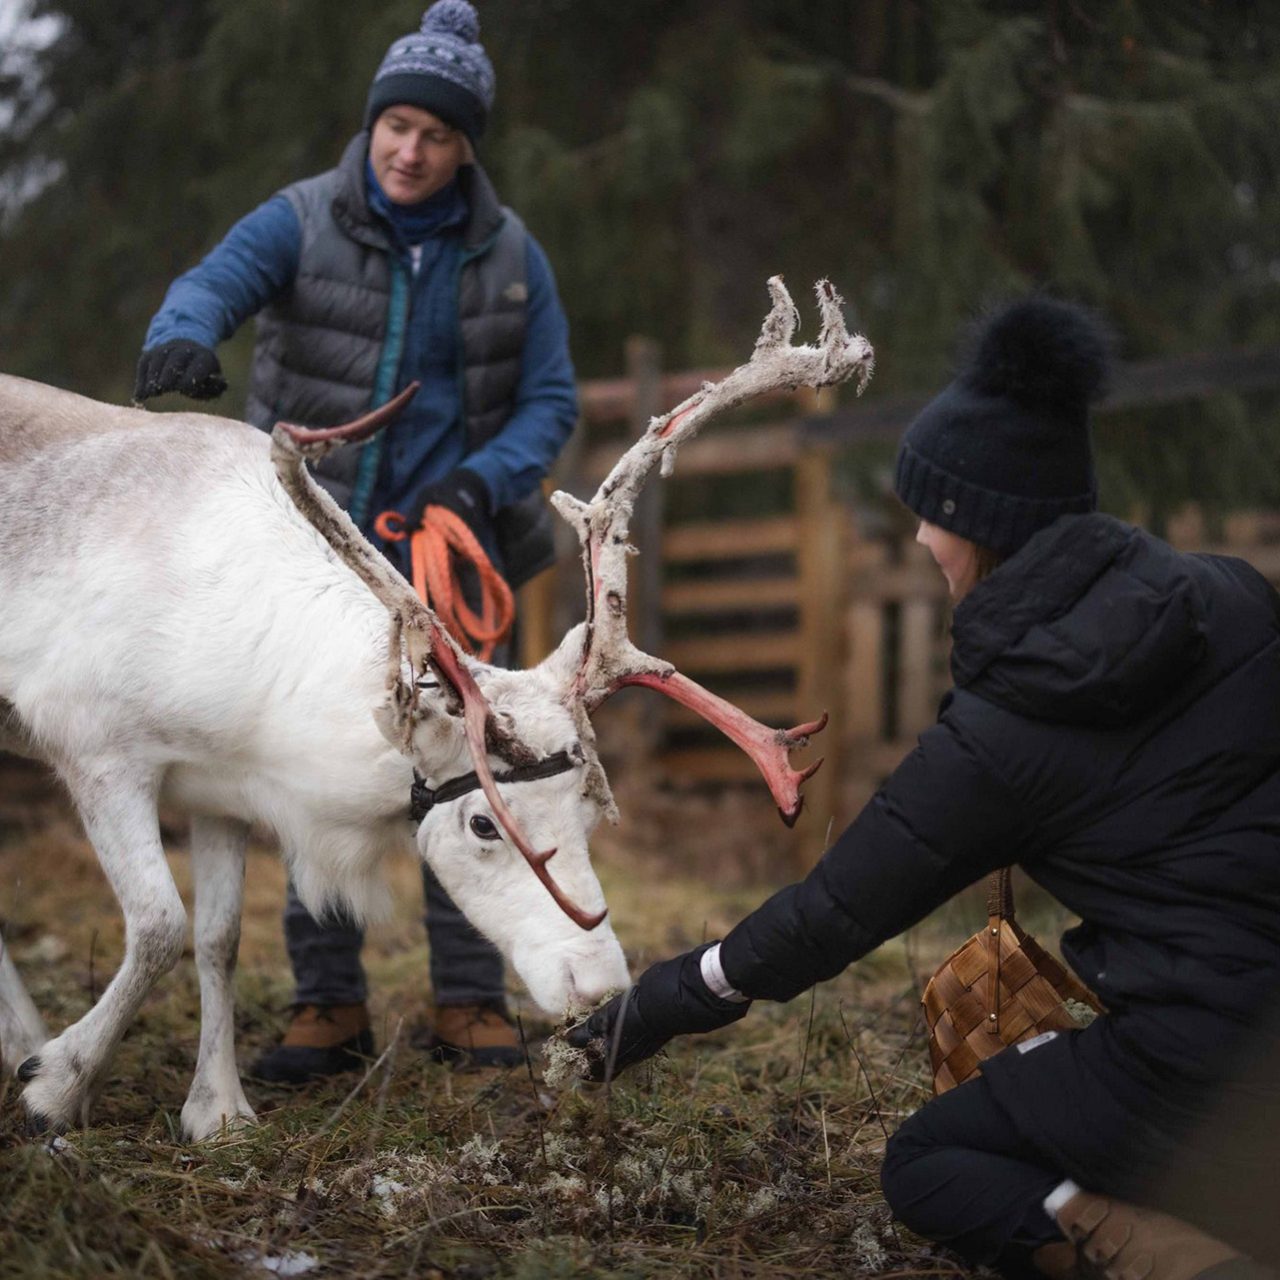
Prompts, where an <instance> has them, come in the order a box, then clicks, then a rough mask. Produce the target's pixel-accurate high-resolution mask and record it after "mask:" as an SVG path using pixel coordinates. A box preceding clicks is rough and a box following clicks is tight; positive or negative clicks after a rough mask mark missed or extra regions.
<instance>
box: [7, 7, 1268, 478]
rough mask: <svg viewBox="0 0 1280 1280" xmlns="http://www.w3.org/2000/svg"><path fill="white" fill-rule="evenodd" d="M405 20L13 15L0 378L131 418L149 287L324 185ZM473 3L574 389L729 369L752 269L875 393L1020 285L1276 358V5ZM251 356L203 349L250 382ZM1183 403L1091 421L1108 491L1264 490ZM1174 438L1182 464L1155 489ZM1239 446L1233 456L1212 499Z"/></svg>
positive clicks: (208, 10) (1250, 426)
mask: <svg viewBox="0 0 1280 1280" xmlns="http://www.w3.org/2000/svg"><path fill="white" fill-rule="evenodd" d="M423 3H424V0H407V2H406V0H380V2H377V3H372V4H366V5H351V4H349V3H347V2H346V0H305V2H304V0H191V2H189V3H187V4H184V5H171V4H166V3H163V2H162V0H130V3H128V4H124V3H122V2H121V0H35V3H34V4H33V5H32V8H31V12H32V13H33V14H34V15H35V16H37V17H46V18H49V19H51V20H53V21H55V22H56V23H57V35H56V38H55V39H53V40H52V42H51V43H50V44H49V45H48V47H47V48H45V49H44V50H43V51H42V52H40V53H39V54H37V55H36V56H35V59H34V66H33V70H34V75H32V74H29V73H28V70H27V69H24V68H23V67H22V66H21V65H19V64H18V63H15V61H14V59H13V58H12V57H10V58H9V59H5V60H0V129H2V130H3V133H2V135H0V193H7V195H8V201H9V208H8V212H7V214H6V215H5V216H4V219H3V221H2V222H0V282H2V285H3V287H0V352H2V353H3V355H0V365H2V366H3V368H4V369H5V370H6V371H7V372H14V373H20V374H25V375H27V376H32V377H36V378H41V379H43V380H46V381H50V382H55V383H59V384H62V385H68V386H72V387H75V388H76V389H78V390H82V391H85V392H88V393H90V394H97V395H102V396H106V397H108V398H112V399H117V400H119V399H123V398H125V397H126V396H127V395H128V393H129V389H130V386H131V380H132V369H133V364H134V361H135V359H136V356H137V352H138V348H139V346H140V343H141V339H142V335H143V333H144V331H145V326H146V323H147V320H148V318H149V317H150V315H151V314H152V313H153V312H154V310H155V308H156V307H157V306H158V304H159V301H160V299H161V297H162V295H163V290H164V287H165V285H166V284H167V283H168V281H169V280H170V279H171V278H172V277H173V276H174V275H175V274H177V273H178V272H179V271H181V270H182V269H184V268H186V267H187V266H189V265H191V264H192V263H193V262H194V261H196V260H197V259H198V257H199V256H200V254H201V253H202V252H203V251H204V250H206V249H207V248H208V247H209V246H211V245H212V244H213V243H215V242H216V241H217V239H218V238H219V237H220V236H221V235H222V234H223V233H224V232H225V231H226V229H227V227H228V226H229V225H230V224H231V223H232V222H233V221H234V220H235V219H236V218H237V217H239V216H240V215H241V214H243V213H245V212H247V211H248V210H249V209H250V208H252V207H253V205H254V204H256V203H257V202H258V201H260V200H262V199H265V198H266V197H267V196H269V195H270V194H271V193H272V192H273V191H274V190H276V189H278V188H279V187H280V186H281V185H283V184H284V183H286V182H288V181H290V180H292V179H294V178H296V177H299V176H302V175H304V174H308V173H312V172H317V171H319V170H320V169H323V168H325V167H327V166H329V165H330V164H332V163H334V161H335V160H336V158H337V156H338V154H339V153H340V151H341V147H342V145H343V143H344V142H345V140H346V138H347V137H348V136H349V135H350V133H351V132H352V131H353V130H354V128H355V127H356V126H357V125H358V122H359V117H360V112H361V108H362V105H363V101H364V96H365V92H366V90H367V87H368V82H369V78H370V76H371V74H372V71H373V69H374V67H375V66H376V65H377V63H378V60H379V59H380V57H381V56H382V53H383V51H384V50H385V48H386V46H387V44H388V43H389V41H390V40H391V39H392V38H393V37H394V36H395V35H397V34H398V33H400V32H403V31H407V30H410V29H412V28H413V27H414V26H416V24H417V21H418V19H419V17H420V13H421V9H422V7H423ZM479 7H480V10H481V17H482V22H483V30H484V39H485V42H486V46H487V48H488V49H489V51H490V54H491V56H492V57H493V60H494V63H495V67H496V70H497V76H498V101H497V104H496V109H495V114H494V119H493V122H492V126H491V133H490V135H489V136H488V137H487V138H486V139H485V140H484V142H483V144H482V148H481V150H482V159H483V161H484V162H485V164H486V165H487V166H488V167H489V168H490V170H491V172H492V173H493V175H494V178H495V180H496V182H497V185H498V187H499V190H500V191H501V192H502V193H503V195H504V197H505V198H506V199H507V200H508V201H510V203H511V204H512V205H514V206H515V207H516V208H518V209H519V210H520V211H521V213H522V214H523V215H524V216H525V218H526V220H527V221H528V222H529V224H530V225H531V227H532V228H533V230H534V231H535V233H536V234H537V235H538V236H539V238H540V239H541V240H542V241H543V243H544V245H545V246H546V248H547V250H548V253H549V255H550V257H551V259H552V262H553V264H554V265H555V268H556V271H557V275H558V278H559V281H560V287H561V292H562V295H563V297H564V300H565V303H566V307H567V310H568V312H569V315H570V321H571V324H572V329H573V342H574V353H575V359H576V361H577V364H578V367H579V370H580V372H582V373H583V374H585V375H593V374H608V373H615V372H616V371H617V369H618V365H619V361H620V356H619V353H620V350H621V344H622V342H623V340H624V339H625V337H626V336H627V335H628V334H629V333H632V332H646V333H649V334H651V335H652V336H654V337H657V338H659V339H660V340H661V341H662V343H663V345H664V349H665V359H666V361H667V363H668V364H669V365H671V366H675V365H697V364H707V363H717V362H722V361H725V360H730V359H734V358H736V356H737V355H738V354H739V353H740V352H741V351H742V350H743V347H744V345H745V344H749V343H750V341H751V340H752V337H753V335H754V332H755V328H756V325H757V324H758V320H759V315H760V311H761V306H762V301H763V281H764V279H765V277H766V276H768V275H770V274H772V273H774V272H776V271H781V272H783V273H784V274H785V275H786V276H787V278H788V279H789V280H790V281H791V282H792V284H793V285H806V284H807V282H808V281H809V280H811V279H813V278H815V277H816V276H818V275H831V276H832V277H833V278H834V279H835V280H836V281H837V282H838V283H840V284H841V286H842V287H843V288H844V290H845V291H846V293H847V295H848V296H849V300H850V302H851V303H852V304H853V305H854V308H855V311H856V314H857V319H858V322H859V323H860V324H861V325H862V326H863V327H864V328H865V329H866V331H867V332H868V333H869V334H870V335H871V336H872V338H873V340H874V341H875V343H876V345H877V349H878V351H879V353H880V362H879V370H878V374H877V383H876V389H877V390H891V389H927V388H929V387H931V386H936V385H938V383H939V382H940V381H941V380H942V379H943V378H944V377H945V376H946V371H947V365H948V359H949V354H950V344H951V341H952V337H953V335H954V333H955V332H956V330H957V327H958V325H959V324H960V323H961V322H962V321H963V320H964V319H965V318H966V317H967V316H969V315H971V314H972V313H973V312H974V311H975V310H976V309H977V308H978V307H979V306H980V305H981V304H982V303H983V302H984V301H985V300H987V299H990V298H992V297H995V296H998V295H1000V294H1002V293H1007V292H1009V291H1010V290H1013V289H1018V288H1024V287H1027V286H1031V285H1048V286H1051V287H1054V288H1057V289H1059V290H1061V291H1063V292H1065V293H1067V294H1068V295H1070V296H1073V297H1076V298H1078V299H1081V300H1083V301H1085V302H1088V303H1091V304H1093V305H1095V306H1097V307H1098V308H1099V309H1100V310H1102V311H1103V312H1104V314H1106V315H1107V316H1108V317H1109V318H1110V319H1111V320H1112V322H1113V323H1114V324H1115V325H1116V327H1117V330H1118V332H1119V335H1120V338H1121V342H1122V350H1123V352H1124V354H1125V355H1128V356H1142V355H1148V354H1157V353H1176V352H1179V351H1186V350H1198V349H1203V348H1208V347H1214V346H1226V345H1233V344H1241V343H1249V342H1264V341H1275V340H1276V339H1277V315H1278V314H1280V310H1278V308H1277V306H1276V302H1277V292H1278V290H1280V208H1278V205H1277V201H1278V199H1280V195H1278V185H1277V182H1276V171H1277V167H1278V166H1280V130H1277V129H1276V128H1275V124H1274V122H1275V120H1276V118H1277V107H1278V106H1280V46H1278V43H1277V36H1280V14H1277V13H1276V11H1275V9H1274V6H1263V5H1257V4H1252V5H1251V4H1240V3H1226V0H1220V2H1219V3H1202V2H1201V0H1159V2H1157V0H1130V3H1126V4H1125V5H1115V4H1110V3H1105V2H1104V0H1077V2H1075V3H1072V4H1069V5H1068V4H1061V3H1055V2H1054V0H1046V2H1045V3H1042V4H1027V3H1015V2H1014V0H920V2H919V3H916V4H913V5H901V4H895V3H893V2H892V0H810V2H809V3H806V4H804V5H795V4H794V3H790V0H721V2H718V3H716V4H714V5H712V4H706V3H691V2H690V0H637V2H636V3H634V4H631V5H626V6H620V5H617V4H613V3H604V0H480V5H479ZM6 113H7V114H8V124H7V126H6V125H4V124H3V122H4V121H5V119H6ZM42 181H43V182H44V183H45V185H44V187H43V189H42V190H40V192H39V194H38V195H35V196H34V197H32V196H31V195H30V192H31V190H32V184H33V183H39V182H42ZM18 193H22V194H21V195H19V194H18ZM3 198H4V196H3V195H2V194H0V199H3ZM250 342H251V335H250V334H247V333H246V334H245V335H242V337H241V338H240V339H238V340H237V343H236V344H234V345H233V346H232V347H231V348H230V349H229V350H228V351H226V352H224V355H225V356H226V359H225V363H226V365H227V367H228V370H229V372H230V374H231V376H232V381H233V387H234V388H239V389H241V390H242V388H243V373H244V368H245V364H246V360H247V352H248V348H249V344H250ZM229 405H230V407H231V408H232V409H233V410H234V407H235V400H234V398H233V399H232V400H231V401H230V402H229ZM1187 412H1188V415H1189V416H1188V425H1187V427H1186V428H1185V430H1184V429H1181V428H1179V429H1178V430H1174V429H1173V428H1172V427H1171V426H1169V425H1168V424H1169V423H1170V422H1171V421H1172V419H1171V417H1170V415H1167V414H1162V415H1160V418H1159V419H1155V418H1152V417H1151V415H1149V414H1148V415H1132V414H1131V415H1126V417H1125V418H1124V419H1123V420H1116V422H1114V423H1108V424H1106V425H1105V427H1104V429H1103V431H1102V433H1101V442H1102V444H1103V445H1104V448H1105V449H1106V452H1107V459H1106V471H1105V474H1106V476H1107V486H1108V491H1109V492H1110V493H1111V494H1112V495H1113V500H1114V502H1115V503H1117V504H1123V503H1127V502H1130V501H1134V500H1138V499H1140V498H1142V497H1143V496H1144V495H1146V496H1147V498H1148V499H1149V498H1150V496H1151V494H1152V493H1153V492H1157V491H1158V493H1159V495H1160V497H1161V500H1162V501H1163V502H1165V503H1172V502H1174V501H1176V500H1177V498H1178V496H1179V495H1180V494H1182V493H1186V492H1190V491H1192V490H1194V489H1197V488H1206V487H1207V488H1209V489H1212V490H1213V491H1214V492H1215V493H1220V494H1222V495H1223V500H1224V501H1225V500H1229V499H1230V498H1231V497H1232V496H1238V497H1239V498H1240V499H1241V500H1243V498H1244V495H1245V494H1246V492H1247V493H1248V496H1249V500H1251V501H1252V500H1257V499H1258V497H1259V496H1266V495H1260V493H1259V487H1260V486H1259V482H1258V480H1257V477H1258V475H1260V474H1261V475H1280V466H1276V465H1275V464H1276V463H1277V462H1280V456H1278V455H1280V446H1277V445H1276V444H1275V443H1273V442H1272V441H1271V439H1270V436H1271V435H1272V434H1273V433H1271V432H1266V431H1263V430H1261V429H1260V428H1259V425H1258V413H1257V410H1256V408H1254V409H1251V408H1250V407H1249V406H1246V405H1244V404H1243V403H1241V402H1238V401H1237V402H1234V403H1232V402H1229V401H1228V400H1227V399H1226V398H1219V399H1218V400H1216V401H1214V402H1213V403H1212V404H1211V405H1206V406H1196V407H1195V408H1194V409H1190V410H1188V411H1187ZM1197 420H1198V421H1202V422H1203V421H1206V420H1207V421H1209V422H1210V423H1211V426H1212V430H1211V431H1205V430H1199V431H1197V430H1196V429H1195V426H1194V423H1195V421H1197ZM1175 439H1176V440H1177V442H1178V450H1177V452H1178V455H1179V457H1181V458H1184V459H1187V460H1189V462H1187V464H1186V466H1183V465H1182V464H1178V465H1174V464H1173V463H1170V464H1169V466H1167V467H1164V466H1157V463H1156V462H1155V455H1157V454H1158V455H1159V456H1161V457H1164V456H1165V455H1166V454H1167V453H1169V451H1168V450H1167V449H1164V448H1163V446H1160V447H1155V449H1154V453H1153V444H1152V442H1153V441H1159V442H1164V444H1171V443H1172V442H1173V441H1174V440H1175ZM1225 441H1230V442H1232V443H1231V445H1230V447H1222V446H1223V444H1224V442H1225ZM1254 450H1260V451H1261V452H1260V453H1258V454H1256V455H1255V454H1254V453H1253V451H1254ZM1170 456H1171V454H1170ZM1239 456H1247V457H1255V458H1256V463H1257V465H1255V466H1253V467H1252V468H1249V467H1246V468H1244V471H1245V472H1247V473H1249V475H1248V477H1247V478H1246V477H1245V476H1244V475H1240V476H1238V477H1237V478H1236V479H1235V480H1232V479H1231V478H1230V477H1229V476H1227V475H1226V474H1225V473H1224V472H1223V471H1222V468H1223V467H1224V466H1226V465H1227V462H1228V461H1231V462H1234V461H1235V460H1236V459H1237V458H1238V457H1239ZM1188 466H1189V467H1191V468H1192V469H1191V470H1190V472H1188V471H1187V467H1188ZM1193 482H1194V483H1193ZM1273 496H1275V495H1273Z"/></svg>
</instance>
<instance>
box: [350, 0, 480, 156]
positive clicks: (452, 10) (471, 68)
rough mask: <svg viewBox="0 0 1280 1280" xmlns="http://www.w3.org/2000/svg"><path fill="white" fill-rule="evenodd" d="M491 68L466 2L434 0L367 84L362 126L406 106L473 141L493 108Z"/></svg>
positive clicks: (476, 19)
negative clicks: (411, 30)
mask: <svg viewBox="0 0 1280 1280" xmlns="http://www.w3.org/2000/svg"><path fill="white" fill-rule="evenodd" d="M493 89H494V82H493V66H492V64H491V63H490V62H489V58H488V55H487V54H486V53H485V51H484V45H482V44H481V43H480V17H479V15H478V14H477V13H476V11H475V8H474V6H472V5H470V4H468V3H467V0H436V3H435V4H433V5H432V6H431V8H429V9H428V10H427V11H426V13H424V14H423V15H422V25H421V27H420V28H419V29H418V30H417V31H415V32H412V33H411V34H410V35H407V36H401V37H400V39H399V40H396V41H395V42H394V43H393V44H392V45H391V48H389V49H388V50H387V56H386V57H385V58H383V59H382V65H381V66H380V67H379V68H378V71H377V74H376V75H375V76H374V77H373V84H371V85H370V86H369V97H368V100H367V101H366V103H365V108H364V125H365V128H366V129H368V128H371V127H372V126H373V122H374V121H375V120H376V119H377V118H378V117H379V116H380V115H381V114H382V112H384V111H385V110H386V109H387V108H388V107H395V106H399V105H401V104H406V105H408V106H411V107H421V108H422V109H423V110H424V111H430V112H431V114H432V115H435V116H439V117H440V119H441V120H443V121H444V122H445V123H446V124H450V125H452V126H453V127H454V128H455V129H461V130H462V132H463V133H465V134H466V135H467V137H468V138H470V139H471V140H472V141H473V142H474V141H475V140H476V139H477V138H479V137H480V135H481V134H483V133H484V128H485V125H486V124H487V123H488V120H489V112H490V110H491V109H492V107H493Z"/></svg>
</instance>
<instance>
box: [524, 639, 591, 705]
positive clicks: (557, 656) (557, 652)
mask: <svg viewBox="0 0 1280 1280" xmlns="http://www.w3.org/2000/svg"><path fill="white" fill-rule="evenodd" d="M585 627H586V623H584V622H580V623H578V625H577V626H576V627H573V628H571V629H570V630H569V631H568V632H567V633H566V635H565V637H564V639H563V640H561V641H560V643H559V645H557V646H556V648H555V649H554V650H553V651H552V652H551V653H550V654H549V655H548V656H547V657H545V658H543V660H542V661H541V662H540V663H538V665H537V667H536V668H535V670H537V671H540V672H541V673H542V674H543V675H544V676H545V677H546V679H547V683H548V684H550V685H551V686H552V688H554V689H559V690H562V691H563V690H567V689H568V688H569V686H570V685H572V684H573V682H574V681H575V680H576V679H577V678H578V671H579V670H580V668H581V667H582V633H583V630H584V629H585Z"/></svg>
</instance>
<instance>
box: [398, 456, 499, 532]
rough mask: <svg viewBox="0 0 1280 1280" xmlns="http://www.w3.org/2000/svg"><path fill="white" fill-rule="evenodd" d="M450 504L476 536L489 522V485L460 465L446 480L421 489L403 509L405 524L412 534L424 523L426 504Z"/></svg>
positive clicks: (431, 505) (454, 512) (435, 505)
mask: <svg viewBox="0 0 1280 1280" xmlns="http://www.w3.org/2000/svg"><path fill="white" fill-rule="evenodd" d="M429 506H430V507H448V508H449V510H450V511H452V512H453V514H454V515H456V516H461V517H462V519H463V520H465V521H466V522H467V528H469V529H470V530H471V532H472V533H474V534H476V535H477V536H478V535H479V534H480V533H481V531H482V530H484V529H485V528H486V527H487V526H488V524H489V486H488V485H487V484H485V482H484V481H483V480H481V479H480V477H479V476H478V475H476V473H475V472H474V471H468V470H467V469H466V467H458V468H457V469H456V470H454V471H450V472H449V474H448V475H447V476H445V478H444V479H443V480H437V481H436V482H435V483H434V484H429V485H426V486H425V487H424V488H422V489H419V490H418V492H417V493H416V494H414V496H413V501H412V502H410V503H409V507H408V510H407V511H405V512H403V515H404V527H405V529H407V530H408V531H409V532H410V533H412V532H413V531H414V530H416V529H417V528H418V526H419V525H421V524H422V513H423V512H424V511H425V510H426V509H427V507H429Z"/></svg>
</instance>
